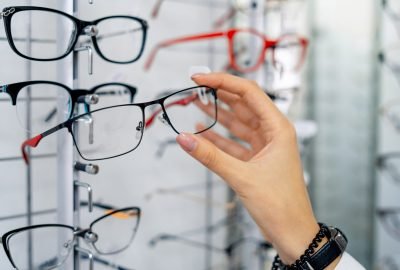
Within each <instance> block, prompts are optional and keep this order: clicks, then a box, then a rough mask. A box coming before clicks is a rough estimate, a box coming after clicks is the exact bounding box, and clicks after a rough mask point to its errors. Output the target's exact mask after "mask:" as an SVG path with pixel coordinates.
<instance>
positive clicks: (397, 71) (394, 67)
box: [378, 52, 400, 83]
mask: <svg viewBox="0 0 400 270" xmlns="http://www.w3.org/2000/svg"><path fill="white" fill-rule="evenodd" d="M378 60H379V62H381V63H382V64H384V65H386V66H387V67H388V68H389V69H390V71H391V72H392V73H393V75H394V77H395V78H396V80H397V82H398V83H400V64H399V63H396V62H394V61H390V60H388V57H387V54H386V53H385V52H380V53H379V54H378Z"/></svg>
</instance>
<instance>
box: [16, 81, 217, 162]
mask: <svg viewBox="0 0 400 270" xmlns="http://www.w3.org/2000/svg"><path fill="white" fill-rule="evenodd" d="M202 88H207V89H208V90H207V91H210V92H211V94H212V96H213V98H214V104H215V107H214V110H215V111H214V113H215V119H214V121H213V122H212V123H209V125H208V126H207V127H206V128H205V129H203V130H199V131H197V132H195V134H198V133H202V132H204V131H206V130H208V129H210V128H212V127H213V126H214V125H215V124H216V123H217V118H218V105H217V101H218V98H217V90H216V89H213V88H210V87H208V86H194V87H190V88H186V89H183V90H180V91H177V92H175V93H172V94H170V95H167V96H165V97H163V98H160V99H156V100H153V101H149V102H143V103H131V104H123V105H115V106H110V107H105V108H101V109H98V110H94V111H91V112H88V113H85V114H81V115H78V116H75V117H72V118H70V119H69V120H67V121H65V122H63V123H61V124H59V125H57V126H55V127H53V128H51V129H49V130H47V131H45V132H43V133H41V134H39V135H37V136H35V137H33V138H30V139H28V140H26V141H25V142H23V144H22V145H21V151H22V155H23V158H24V160H25V163H26V164H29V157H28V155H27V153H26V147H37V146H38V144H39V143H40V141H41V140H42V139H43V138H44V137H46V136H48V135H50V134H53V133H55V132H57V131H59V130H61V129H63V128H66V129H67V130H68V132H69V133H70V134H71V135H72V138H73V140H74V145H75V147H76V149H77V151H78V153H79V155H80V156H81V157H82V158H83V159H84V160H88V161H96V160H106V159H111V158H115V157H119V156H122V155H126V154H128V153H130V152H132V151H134V150H135V149H136V148H137V147H138V146H139V145H140V143H141V141H142V138H143V133H144V129H145V128H146V127H148V126H149V125H151V122H152V121H149V120H146V119H145V109H146V107H148V106H152V105H160V106H161V110H160V111H156V112H155V113H153V114H152V116H151V118H154V115H155V114H158V113H160V112H161V111H162V113H163V115H162V116H163V120H165V121H166V123H167V124H168V125H169V126H170V127H171V128H172V129H173V130H174V131H175V132H176V133H177V134H180V131H178V130H177V129H176V128H175V127H174V125H173V124H172V122H171V121H170V118H169V116H168V113H167V110H166V109H167V108H169V107H172V106H187V105H189V104H191V103H193V102H194V101H195V100H196V99H197V98H198V96H196V97H193V96H192V97H186V98H182V99H179V100H176V101H175V102H173V103H167V104H165V100H166V99H168V98H170V97H171V96H174V95H178V94H181V93H183V92H185V91H194V90H196V89H202ZM128 106H136V107H139V109H140V111H141V113H142V118H141V122H140V123H139V126H137V127H136V130H137V131H138V132H140V138H139V140H138V142H137V144H136V146H135V147H134V148H132V149H129V150H127V151H125V152H123V153H120V154H117V155H113V156H109V157H104V158H95V159H90V158H87V157H85V156H84V155H83V154H82V151H80V150H79V147H78V146H77V145H78V144H77V141H76V140H75V136H74V133H73V124H74V122H75V121H76V120H78V119H80V118H82V117H85V116H92V115H93V114H95V113H96V112H100V111H104V110H111V109H114V108H122V107H128ZM181 132H182V131H181Z"/></svg>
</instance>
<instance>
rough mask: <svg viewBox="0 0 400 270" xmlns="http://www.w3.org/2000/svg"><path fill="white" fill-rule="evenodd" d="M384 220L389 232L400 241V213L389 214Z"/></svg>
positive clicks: (384, 216)
mask: <svg viewBox="0 0 400 270" xmlns="http://www.w3.org/2000/svg"><path fill="white" fill-rule="evenodd" d="M382 219H383V222H384V225H385V228H386V230H387V232H388V233H389V234H390V235H392V236H393V237H395V238H396V239H397V240H399V241H400V212H393V213H387V214H385V215H383V217H382Z"/></svg>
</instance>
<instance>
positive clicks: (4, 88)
mask: <svg viewBox="0 0 400 270" xmlns="http://www.w3.org/2000/svg"><path fill="white" fill-rule="evenodd" d="M1 92H4V93H7V85H3V86H0V93H1Z"/></svg>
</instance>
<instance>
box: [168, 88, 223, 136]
mask: <svg viewBox="0 0 400 270" xmlns="http://www.w3.org/2000/svg"><path fill="white" fill-rule="evenodd" d="M164 108H165V110H166V112H167V116H168V118H169V121H170V123H171V125H172V127H173V129H174V130H175V131H176V132H177V133H182V132H187V133H194V134H195V133H199V132H202V131H204V130H205V129H208V128H210V127H212V126H213V125H214V124H215V123H216V121H217V104H216V92H215V90H214V89H211V88H208V87H195V88H192V89H188V90H184V91H181V92H178V93H176V94H174V95H172V96H170V97H168V98H167V99H165V101H164ZM199 123H202V124H203V125H204V126H205V127H206V128H205V129H204V130H197V129H196V124H199Z"/></svg>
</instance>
